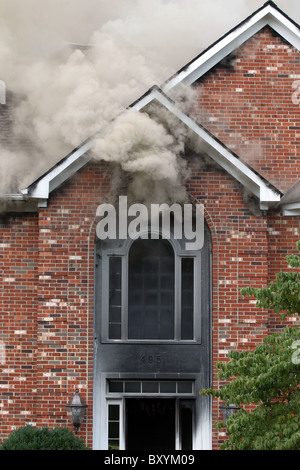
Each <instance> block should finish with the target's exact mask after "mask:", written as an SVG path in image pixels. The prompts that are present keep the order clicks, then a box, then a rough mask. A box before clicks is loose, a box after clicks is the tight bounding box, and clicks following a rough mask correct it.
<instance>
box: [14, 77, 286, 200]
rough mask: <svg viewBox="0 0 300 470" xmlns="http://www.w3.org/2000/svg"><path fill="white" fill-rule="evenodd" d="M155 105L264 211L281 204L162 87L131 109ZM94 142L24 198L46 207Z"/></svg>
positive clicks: (85, 159) (85, 160) (37, 183)
mask: <svg viewBox="0 0 300 470" xmlns="http://www.w3.org/2000/svg"><path fill="white" fill-rule="evenodd" d="M154 101H158V102H159V103H160V104H161V105H162V106H164V107H165V108H166V109H168V110H169V111H170V112H171V113H173V114H174V115H175V116H176V117H177V118H178V119H179V120H180V121H181V122H182V123H183V124H185V125H186V126H187V127H189V128H190V129H191V130H192V131H193V132H194V133H195V134H196V135H197V136H198V137H199V139H200V140H201V144H202V145H203V153H205V154H206V155H208V156H209V157H210V158H212V159H213V160H214V161H215V162H217V163H218V164H219V165H220V166H221V167H222V168H223V169H224V170H225V171H227V172H228V173H230V174H231V175H232V176H233V177H234V178H235V179H236V180H237V181H239V183H241V184H242V185H243V186H244V187H246V188H247V189H248V190H249V191H250V192H251V193H252V194H254V195H255V196H256V197H257V198H258V199H259V201H260V204H261V209H268V208H270V207H271V206H273V205H274V204H276V203H278V202H279V201H280V198H281V196H282V193H281V192H280V191H279V190H278V189H277V188H275V187H274V186H272V185H271V184H270V183H269V182H268V181H267V180H265V179H264V178H263V177H262V176H261V175H259V174H258V173H257V172H256V171H254V170H253V169H252V168H250V166H249V165H247V164H246V163H245V162H243V161H242V160H241V159H240V158H239V157H238V156H237V155H236V154H234V153H233V152H232V151H231V150H230V149H229V148H228V147H226V145H225V144H223V143H222V142H221V141H220V140H218V139H216V138H215V137H214V136H213V134H211V133H210V132H209V131H208V130H207V129H205V128H204V127H203V126H202V125H200V124H198V123H196V122H195V121H193V120H192V119H191V118H190V117H189V116H187V115H186V114H184V113H183V112H182V111H180V110H179V109H178V108H177V106H176V104H175V103H174V101H172V100H171V99H170V98H169V97H168V96H167V95H166V94H165V93H164V92H163V91H162V90H161V89H160V88H159V87H157V86H154V87H152V88H151V89H150V90H148V92H146V93H145V94H144V95H143V96H142V97H141V98H140V99H138V100H137V101H135V102H134V103H133V104H132V105H131V107H130V109H132V110H136V111H141V110H142V109H144V108H145V107H146V106H147V105H148V104H149V103H151V102H154ZM93 141H94V139H93V138H91V139H89V140H88V141H85V143H84V144H83V145H82V146H80V147H78V148H77V149H75V150H74V151H73V152H71V153H70V154H69V155H68V156H67V157H65V158H64V159H63V160H61V161H60V162H59V163H58V164H56V165H55V166H54V167H53V168H52V169H51V170H49V171H48V172H47V173H45V174H44V175H43V176H42V177H40V178H39V179H38V180H36V181H35V182H34V183H32V184H31V185H30V186H29V187H28V188H26V189H24V190H22V191H21V192H22V194H23V196H26V197H27V198H33V199H37V200H39V204H38V205H39V207H45V206H46V205H47V200H48V198H49V195H50V193H51V191H53V190H54V189H56V188H57V187H58V186H59V185H60V184H62V183H63V182H64V181H66V180H67V179H68V178H70V177H71V176H72V175H73V174H74V173H75V172H76V171H78V170H79V169H80V168H82V167H83V166H84V165H86V164H87V163H88V162H89V161H90V160H91V158H92V157H91V156H88V155H87V153H88V151H89V150H90V149H91V148H92V146H93Z"/></svg>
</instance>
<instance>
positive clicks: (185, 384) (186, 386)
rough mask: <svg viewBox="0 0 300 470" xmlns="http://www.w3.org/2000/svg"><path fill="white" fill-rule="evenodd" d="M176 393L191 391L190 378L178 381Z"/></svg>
mask: <svg viewBox="0 0 300 470" xmlns="http://www.w3.org/2000/svg"><path fill="white" fill-rule="evenodd" d="M178 393H193V382H191V381H190V380H189V381H181V382H178Z"/></svg>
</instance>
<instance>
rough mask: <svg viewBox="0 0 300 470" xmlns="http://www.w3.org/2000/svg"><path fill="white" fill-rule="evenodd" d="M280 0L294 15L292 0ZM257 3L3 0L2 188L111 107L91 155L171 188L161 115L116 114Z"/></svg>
mask: <svg viewBox="0 0 300 470" xmlns="http://www.w3.org/2000/svg"><path fill="white" fill-rule="evenodd" d="M277 4H278V6H279V7H281V8H282V9H284V10H285V11H286V12H287V13H288V14H289V15H290V16H292V17H293V18H294V19H295V20H299V16H300V15H299V8H298V2H297V0H281V1H278V2H277ZM261 5H262V2H260V1H258V0H250V1H248V0H243V1H241V0H231V1H229V2H224V1H222V0H214V1H213V2H208V1H206V0H205V1H200V0H188V1H187V0H170V1H167V0H151V1H149V0H109V1H106V0H100V1H99V0H0V71H1V72H0V80H4V81H5V83H6V87H7V104H8V110H9V111H10V113H12V116H11V118H12V121H13V125H12V127H11V129H10V132H11V133H13V135H14V138H13V139H12V138H11V139H10V143H9V145H5V144H4V141H5V138H4V137H5V136H4V133H3V129H1V133H2V138H1V139H0V141H1V150H0V159H1V160H0V193H7V192H15V191H18V189H20V188H21V187H24V186H25V185H27V184H29V183H31V182H32V181H33V180H34V179H35V178H36V177H37V176H39V175H40V174H41V173H42V172H44V171H46V170H47V169H49V168H50V167H51V166H52V165H53V164H54V163H56V161H58V160H59V159H61V158H62V157H64V156H65V155H66V154H67V153H69V152H70V151H71V150H72V149H73V148H74V147H76V146H78V145H79V144H80V143H81V142H82V141H84V140H85V139H86V138H89V137H90V136H91V135H94V134H95V133H97V132H98V131H100V130H101V129H103V128H104V127H105V126H106V125H107V123H109V122H110V121H111V120H112V119H113V118H115V117H116V116H119V117H118V118H117V119H116V127H115V129H114V130H112V133H111V135H110V138H109V139H108V138H106V139H105V140H103V141H102V142H101V141H100V140H97V141H96V145H95V148H94V151H95V155H96V158H99V159H102V158H103V159H105V160H111V161H114V162H117V163H119V164H120V165H121V167H122V169H123V170H124V171H126V172H129V173H131V174H135V175H139V177H140V178H139V179H137V178H134V180H133V181H132V190H133V191H136V192H138V191H139V190H140V189H139V188H144V187H145V184H144V181H145V178H146V175H148V177H149V178H150V179H149V181H150V182H151V184H152V185H153V187H152V190H153V191H154V190H156V191H158V188H159V187H161V186H162V185H161V184H160V183H159V182H162V181H163V182H164V183H165V187H167V186H168V184H169V183H170V185H172V184H173V188H176V187H177V188H178V187H179V186H180V174H181V173H180V172H181V171H182V168H181V166H180V164H179V163H178V156H179V155H180V152H181V151H182V148H183V145H184V143H183V140H182V134H180V136H181V138H180V139H178V140H177V141H175V140H174V138H173V137H171V136H170V135H168V134H167V132H166V129H165V128H163V127H162V126H161V124H160V123H158V122H153V121H152V120H151V119H149V118H147V117H146V116H141V115H137V114H136V113H134V112H131V113H128V112H126V113H125V114H124V116H121V113H122V112H123V111H124V110H125V109H126V108H127V106H128V105H129V104H130V103H131V102H133V101H134V100H136V99H137V98H138V97H139V96H140V95H141V94H143V93H144V92H145V91H146V90H147V89H148V88H149V87H151V86H152V85H153V84H158V85H160V84H161V83H162V82H163V81H164V80H165V79H167V78H168V77H169V76H171V75H172V74H173V73H174V72H176V70H178V69H179V68H181V67H182V66H183V65H184V64H185V63H187V62H188V61H190V60H191V59H192V58H193V57H195V56H196V55H197V54H198V53H199V52H200V51H201V50H202V49H203V48H205V47H207V46H208V45H210V44H211V43H212V42H213V41H214V40H216V39H218V38H219V37H220V36H222V35H223V34H224V33H226V32H227V31H228V30H229V29H230V28H232V27H233V26H235V25H236V24H237V23H238V22H240V21H241V20H243V19H244V18H245V17H246V16H247V15H248V14H250V13H252V12H253V11H254V10H255V9H257V8H259V7H260V6H261ZM70 44H71V45H72V46H71V47H70ZM78 45H85V46H86V47H79V46H78ZM12 95H13V97H14V100H13V102H12V101H11V97H12ZM4 111H5V112H7V109H6V108H5V110H4V107H3V106H1V105H0V113H2V114H3V113H4ZM0 115H1V114H0ZM0 124H1V122H0ZM120 141H121V142H122V145H120ZM158 142H159V144H158ZM146 179H147V178H146Z"/></svg>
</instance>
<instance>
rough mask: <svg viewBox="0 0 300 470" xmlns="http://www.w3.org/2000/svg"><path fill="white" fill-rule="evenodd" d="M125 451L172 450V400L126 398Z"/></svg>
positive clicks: (173, 404)
mask: <svg viewBox="0 0 300 470" xmlns="http://www.w3.org/2000/svg"><path fill="white" fill-rule="evenodd" d="M126 449H128V450H157V449H165V450H175V399H169V398H167V399H155V398H144V399H140V398H136V399H135V398H127V399H126Z"/></svg>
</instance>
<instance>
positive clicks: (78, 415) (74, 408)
mask: <svg viewBox="0 0 300 470" xmlns="http://www.w3.org/2000/svg"><path fill="white" fill-rule="evenodd" d="M66 407H67V409H68V411H69V413H68V414H69V415H70V419H71V422H72V424H73V426H74V428H75V434H77V432H78V429H79V427H80V425H81V423H82V422H83V420H84V417H85V411H86V408H87V404H86V403H85V401H84V400H83V398H82V397H81V395H80V394H79V391H78V390H76V391H75V393H74V395H73V398H72V401H71V403H68V404H67V405H66Z"/></svg>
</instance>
